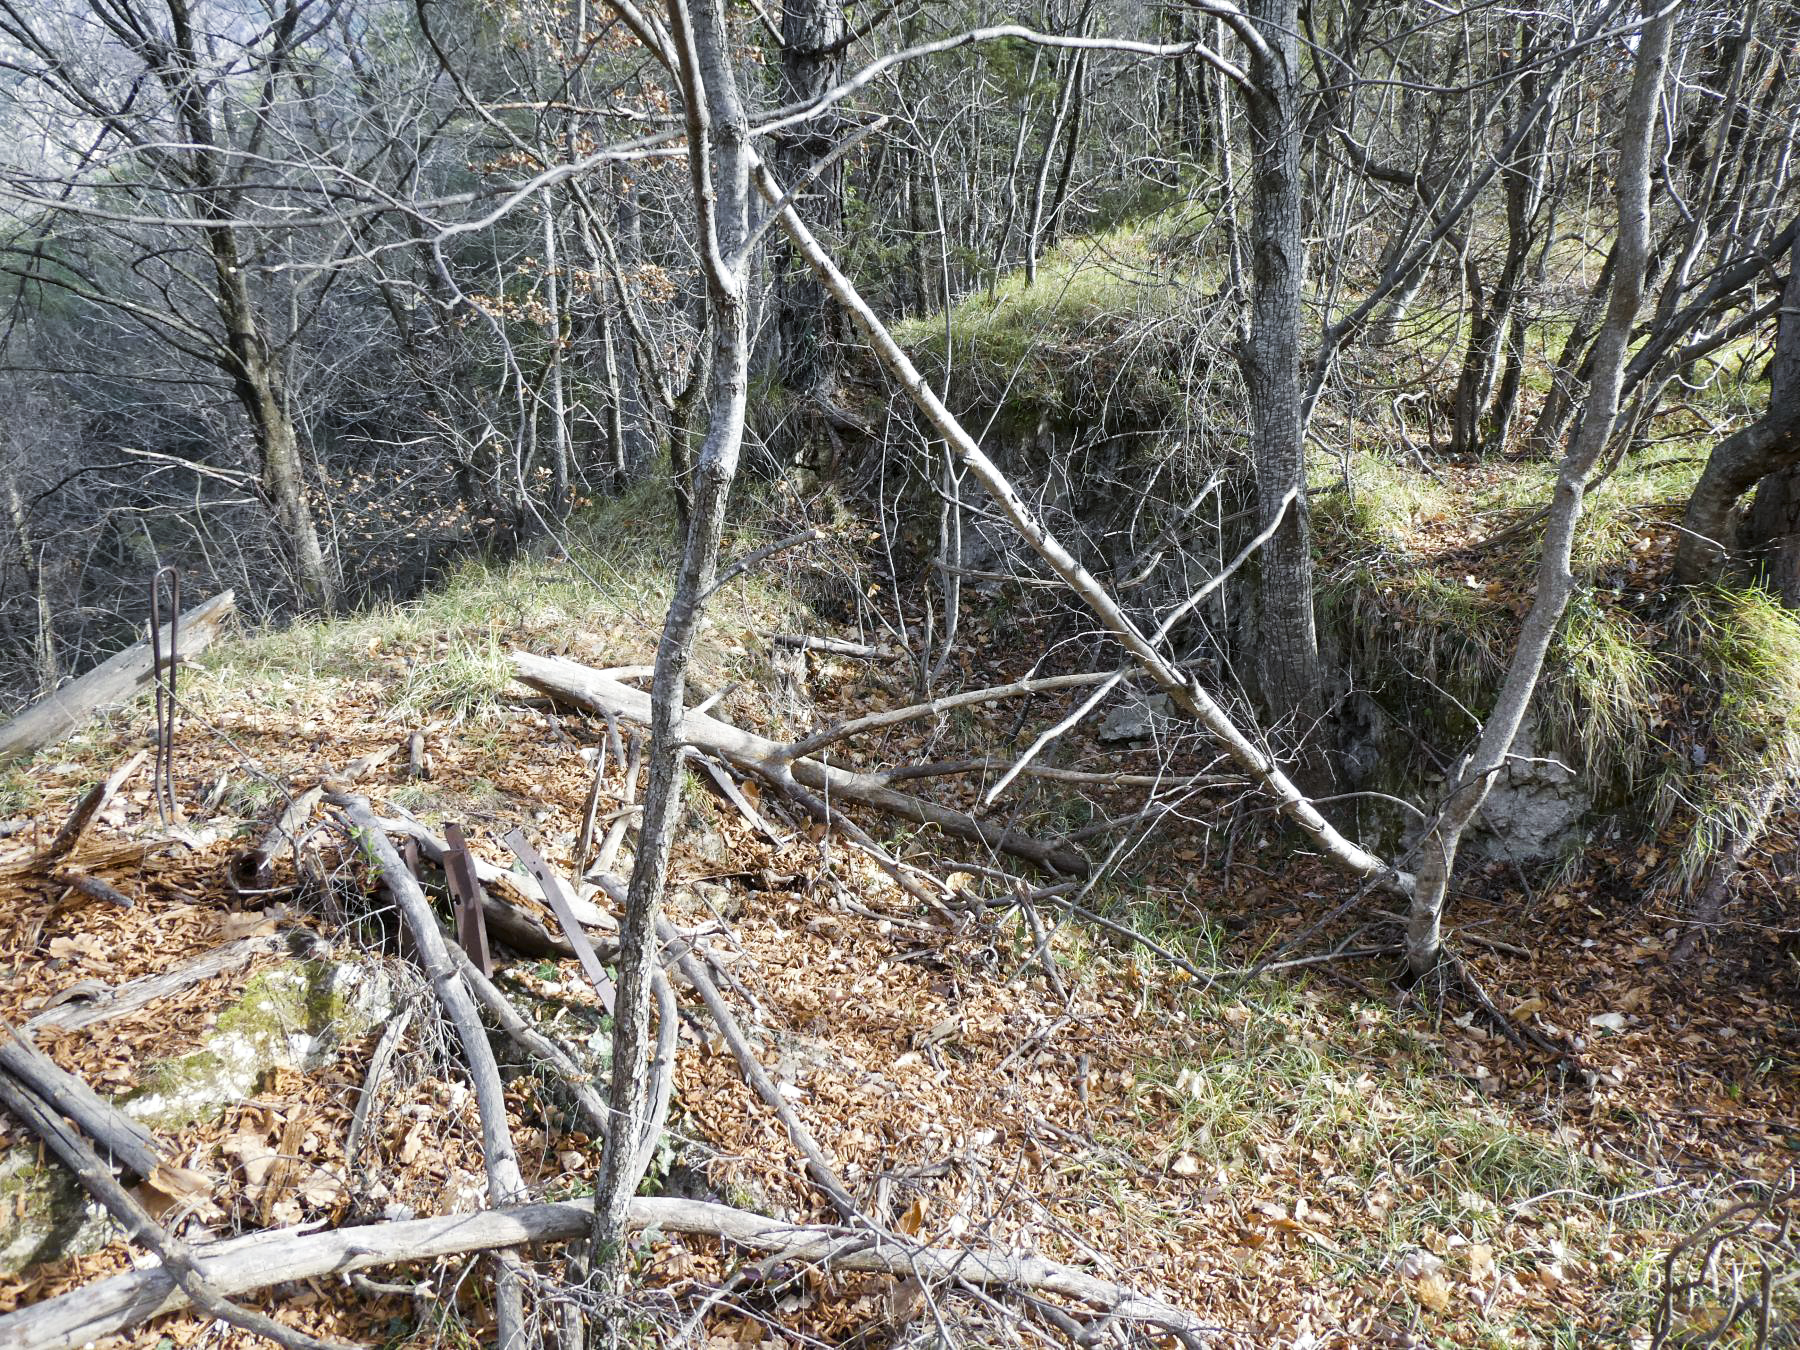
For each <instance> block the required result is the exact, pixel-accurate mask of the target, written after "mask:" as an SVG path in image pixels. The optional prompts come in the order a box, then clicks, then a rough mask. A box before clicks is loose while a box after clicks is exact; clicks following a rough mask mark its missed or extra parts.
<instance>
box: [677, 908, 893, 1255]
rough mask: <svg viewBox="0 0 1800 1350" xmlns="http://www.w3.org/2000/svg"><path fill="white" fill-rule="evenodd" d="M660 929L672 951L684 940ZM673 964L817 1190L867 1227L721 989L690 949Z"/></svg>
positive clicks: (847, 1218) (846, 1216) (849, 1219)
mask: <svg viewBox="0 0 1800 1350" xmlns="http://www.w3.org/2000/svg"><path fill="white" fill-rule="evenodd" d="M656 929H657V937H658V938H659V939H660V940H661V941H662V944H663V946H664V947H666V948H669V949H671V950H673V949H675V948H676V944H677V943H679V942H680V941H681V938H680V936H679V935H678V934H677V933H676V932H675V930H674V929H673V928H671V927H670V926H669V924H668V923H667V922H665V921H662V920H658V922H657V925H656ZM675 964H676V969H678V970H680V972H681V977H682V979H684V980H686V981H687V982H688V985H689V987H690V988H692V989H693V991H694V992H695V993H696V994H698V995H700V1001H701V1002H702V1003H704V1004H705V1005H706V1010H707V1011H708V1012H709V1013H711V1014H712V1019H713V1022H714V1023H715V1024H716V1025H717V1026H718V1028H719V1034H720V1035H722V1036H723V1037H724V1038H725V1044H726V1045H728V1046H730V1047H731V1053H732V1056H733V1057H734V1058H735V1059H736V1060H737V1062H738V1068H739V1069H740V1070H742V1071H743V1075H744V1080H745V1081H746V1082H748V1083H749V1084H750V1086H751V1087H753V1088H755V1089H756V1095H757V1096H759V1097H761V1098H762V1099H763V1102H764V1104H765V1105H767V1106H768V1108H769V1109H770V1110H771V1111H773V1112H774V1113H775V1114H776V1115H777V1116H778V1117H779V1118H780V1120H781V1123H782V1125H783V1126H784V1127H785V1128H786V1129H787V1133H788V1138H789V1139H791V1140H792V1141H793V1143H794V1147H795V1148H796V1149H798V1150H799V1151H800V1156H801V1157H803V1158H805V1159H806V1170H807V1171H808V1172H809V1173H810V1174H811V1175H812V1179H813V1181H814V1182H815V1183H817V1185H818V1187H819V1189H820V1190H822V1191H824V1192H825V1194H826V1195H827V1196H828V1197H830V1199H831V1204H832V1208H834V1209H836V1210H837V1212H838V1213H839V1214H841V1215H842V1216H843V1217H844V1220H845V1221H846V1222H848V1223H858V1224H862V1223H866V1222H867V1220H866V1219H864V1218H863V1217H862V1210H861V1208H860V1207H859V1206H858V1205H857V1203H856V1201H854V1200H852V1199H851V1198H850V1192H849V1190H848V1189H846V1187H845V1186H844V1183H843V1180H842V1179H841V1178H840V1177H839V1176H838V1174H837V1169H836V1168H834V1167H833V1166H832V1165H831V1160H830V1159H828V1158H827V1157H826V1156H825V1150H824V1149H822V1148H820V1147H819V1141H818V1140H817V1139H815V1138H813V1134H812V1131H811V1130H809V1129H807V1128H806V1124H805V1122H804V1121H802V1120H801V1119H800V1117H799V1116H798V1115H797V1114H796V1113H795V1111H794V1108H793V1106H792V1105H790V1104H789V1102H788V1100H787V1098H786V1097H783V1096H782V1095H781V1089H780V1088H779V1087H777V1086H776V1084H775V1080H774V1079H772V1078H770V1077H769V1074H768V1071H767V1070H766V1069H764V1068H763V1066H762V1061H760V1060H759V1059H757V1057H756V1052H755V1051H754V1050H752V1049H751V1048H750V1042H749V1041H748V1040H746V1039H745V1038H744V1032H743V1029H742V1028H741V1027H739V1026H738V1024H737V1019H736V1018H735V1017H733V1016H732V1015H731V1008H730V1007H729V1005H727V1004H726V1002H725V999H724V996H723V995H721V994H720V993H719V990H718V986H716V985H715V984H713V982H712V980H711V979H710V978H709V977H708V976H707V974H706V972H705V971H704V970H702V969H701V968H700V964H699V962H697V961H695V960H694V958H693V955H692V953H691V951H684V952H683V954H682V956H681V958H680V959H679V960H678V961H677V962H676V963H675Z"/></svg>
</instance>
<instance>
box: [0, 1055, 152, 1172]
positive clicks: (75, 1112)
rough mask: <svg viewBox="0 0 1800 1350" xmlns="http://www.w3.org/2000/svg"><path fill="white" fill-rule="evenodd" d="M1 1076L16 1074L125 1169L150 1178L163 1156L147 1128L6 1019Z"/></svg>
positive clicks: (47, 1103)
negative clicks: (64, 1066)
mask: <svg viewBox="0 0 1800 1350" xmlns="http://www.w3.org/2000/svg"><path fill="white" fill-rule="evenodd" d="M0 1075H11V1076H12V1077H13V1078H16V1079H17V1080H18V1081H19V1083H20V1084H22V1085H23V1086H24V1087H26V1088H28V1089H30V1091H31V1092H32V1093H34V1094H35V1095H36V1096H37V1097H38V1098H40V1099H41V1100H42V1101H43V1102H44V1103H45V1104H46V1105H48V1106H50V1107H51V1108H52V1109H54V1110H56V1111H59V1112H61V1113H62V1114H63V1115H65V1116H67V1117H68V1118H69V1119H70V1120H72V1121H74V1122H75V1123H76V1124H77V1125H79V1126H80V1127H81V1129H82V1132H83V1133H84V1134H86V1135H87V1136H88V1137H89V1138H90V1139H92V1140H94V1141H95V1142H96V1143H98V1144H99V1145H100V1146H101V1147H102V1148H104V1149H105V1150H106V1152H107V1153H108V1155H110V1160H111V1161H112V1162H115V1163H117V1164H118V1165H119V1166H121V1167H123V1168H124V1169H125V1170H126V1171H128V1172H131V1173H133V1174H134V1175H136V1176H139V1177H148V1176H150V1175H151V1174H152V1173H154V1172H155V1171H156V1169H157V1166H158V1164H160V1163H161V1162H162V1161H163V1159H162V1156H161V1155H160V1154H159V1153H158V1151H157V1147H156V1139H155V1137H154V1136H153V1135H152V1134H151V1133H150V1131H149V1130H147V1129H145V1128H144V1127H143V1126H142V1125H140V1124H138V1122H137V1121H135V1120H133V1119H132V1118H131V1117H130V1116H128V1115H126V1114H125V1113H124V1112H123V1111H121V1110H119V1108H118V1107H116V1106H114V1105H113V1104H112V1103H111V1102H109V1101H107V1100H106V1098H104V1097H102V1096H101V1095H100V1094H99V1093H98V1092H95V1091H94V1089H93V1088H91V1087H89V1086H88V1085H87V1083H86V1082H84V1081H83V1080H82V1079H80V1078H77V1077H76V1076H75V1075H74V1074H72V1073H70V1072H68V1071H67V1070H66V1069H64V1068H63V1067H62V1066H61V1065H60V1064H58V1063H57V1062H56V1061H55V1060H53V1059H51V1058H50V1056H48V1055H46V1054H45V1053H44V1052H43V1051H42V1050H40V1049H38V1048H37V1046H35V1045H34V1044H32V1042H31V1041H30V1040H29V1039H28V1038H27V1037H25V1036H23V1035H21V1034H20V1033H19V1032H17V1031H15V1030H14V1029H13V1028H12V1027H11V1026H10V1025H9V1024H7V1023H6V1022H4V1021H0Z"/></svg>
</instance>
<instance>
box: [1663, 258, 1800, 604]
mask: <svg viewBox="0 0 1800 1350" xmlns="http://www.w3.org/2000/svg"><path fill="white" fill-rule="evenodd" d="M1797 466H1800V230H1796V231H1795V232H1794V241H1793V243H1792V244H1791V245H1790V246H1789V250H1788V277H1787V283H1786V285H1785V286H1783V288H1782V292H1781V318H1780V321H1779V325H1778V327H1777V329H1776V337H1775V360H1774V362H1773V364H1772V368H1771V370H1770V372H1769V410H1768V412H1766V413H1765V414H1764V415H1763V416H1762V418H1761V419H1759V420H1758V421H1756V422H1753V423H1752V424H1751V425H1749V426H1747V427H1745V428H1743V429H1742V430H1741V431H1738V432H1736V433H1735V434H1733V435H1730V436H1727V437H1726V438H1725V439H1724V440H1722V441H1720V442H1719V444H1718V445H1717V446H1715V447H1714V448H1713V452H1712V454H1711V455H1710V456H1708V457H1707V461H1706V468H1705V469H1704V470H1702V471H1701V474H1700V481H1699V482H1698V483H1696V484H1695V485H1694V491H1693V493H1692V495H1691V496H1689V498H1688V504H1687V514H1686V517H1685V518H1684V519H1683V521H1682V533H1681V544H1680V546H1679V548H1678V549H1677V551H1676V554H1675V575H1676V578H1677V579H1678V580H1680V581H1682V582H1684V583H1686V584H1688V585H1696V584H1699V583H1701V582H1706V581H1716V580H1719V579H1720V578H1722V577H1725V576H1727V575H1729V574H1730V573H1731V572H1733V571H1736V570H1739V569H1740V568H1741V565H1742V564H1743V562H1744V561H1745V558H1746V555H1747V554H1755V555H1762V556H1763V557H1764V558H1766V560H1767V563H1768V566H1769V574H1770V580H1771V583H1772V587H1773V589H1775V590H1777V591H1778V592H1780V593H1781V595H1782V598H1783V600H1784V601H1785V602H1786V603H1787V604H1789V605H1792V606H1795V607H1796V608H1800V575H1797V573H1800V556H1797V555H1800V500H1797V498H1800V485H1797V484H1796V467H1797ZM1752 487H1755V488H1756V499H1755V502H1754V504H1753V506H1752V507H1751V511H1750V517H1749V521H1748V528H1747V529H1746V530H1744V531H1743V532H1742V533H1743V536H1744V537H1743V538H1742V539H1741V540H1740V537H1739V535H1740V531H1739V528H1738V525H1739V521H1738V510H1739V508H1738V503H1739V501H1740V500H1741V499H1742V497H1743V495H1744V494H1745V493H1746V492H1748V491H1749V490H1750V489H1751V488H1752Z"/></svg>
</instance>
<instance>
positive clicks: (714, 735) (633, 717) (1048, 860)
mask: <svg viewBox="0 0 1800 1350" xmlns="http://www.w3.org/2000/svg"><path fill="white" fill-rule="evenodd" d="M512 657H513V669H514V671H515V673H516V674H517V675H518V678H519V679H520V680H522V681H523V682H524V683H526V684H528V685H530V686H531V687H532V688H533V689H537V690H539V691H541V692H543V693H546V694H549V695H551V696H552V697H553V698H560V699H562V700H564V701H565V702H569V703H573V704H575V705H577V706H578V707H584V708H592V709H594V710H596V711H611V712H612V713H614V714H615V715H617V716H620V717H623V718H625V719H627V720H628V721H632V722H638V723H641V724H644V725H648V724H649V721H650V695H649V694H647V693H645V692H644V691H643V690H641V689H633V688H631V687H630V686H629V685H625V684H620V683H619V682H618V681H617V680H613V679H609V678H608V677H607V676H606V675H605V674H604V672H601V671H598V670H594V669H592V668H591V667H588V666H583V665H580V664H578V663H577V662H574V661H569V660H565V659H563V658H561V657H548V656H533V655H532V654H531V653H529V652H519V651H515V652H514V653H513V654H512ZM681 737H682V740H683V741H684V742H686V743H687V744H689V745H691V746H693V747H694V748H695V749H697V750H701V751H703V752H705V753H707V754H711V755H716V756H719V757H720V758H723V759H727V760H730V761H731V762H732V763H733V764H735V765H737V766H738V767H739V768H741V769H745V770H747V771H749V772H751V773H754V774H756V775H757V776H758V777H760V778H763V779H766V780H768V781H770V782H772V783H776V784H780V783H782V782H783V781H784V780H785V779H786V777H787V776H788V775H789V774H791V775H792V777H793V779H794V781H795V782H798V783H800V784H801V785H802V786H803V787H807V788H810V789H812V790H813V791H815V792H819V793H822V794H824V795H825V796H826V797H827V799H828V800H830V801H832V802H833V803H836V802H840V801H847V802H855V803H856V804H857V805H859V806H868V807H873V808H874V809H875V810H877V811H882V812H885V813H886V814H888V815H892V816H898V817H900V818H901V819H903V820H910V821H912V822H914V823H915V824H918V825H931V826H935V827H937V828H938V829H940V830H942V831H944V833H946V834H951V835H955V836H956V837H957V838H959V839H967V840H971V841H972V842H975V843H978V844H981V845H983V846H984V847H987V848H992V849H995V850H998V851H999V852H1001V853H1010V854H1012V855H1013V856H1014V857H1017V858H1024V859H1025V860H1026V861H1028V862H1033V863H1036V864H1037V865H1038V866H1040V867H1044V868H1047V869H1048V870H1050V871H1053V872H1060V873H1063V874H1064V875H1068V876H1086V875H1087V872H1088V868H1089V862H1088V860H1087V858H1086V857H1085V856H1083V855H1082V854H1081V853H1080V852H1079V851H1078V850H1076V849H1073V848H1070V847H1068V846H1067V845H1065V844H1062V843H1058V842H1054V841H1045V840H1042V839H1036V838H1033V837H1032V836H1031V835H1028V834H1025V833H1024V832H1023V831H1020V830H1011V829H1006V828H1004V827H1001V826H997V825H990V824H988V823H987V822H985V821H981V820H977V819H976V818H975V817H974V816H971V815H968V814H966V813H965V812H962V811H956V810H953V809H951V808H950V807H946V806H939V805H938V804H937V803H936V802H928V801H925V800H923V799H921V798H918V797H911V796H908V795H907V794H906V793H904V792H898V791H896V790H895V789H893V788H891V787H889V786H888V785H887V784H886V783H885V782H883V781H882V780H881V779H880V778H879V777H877V776H876V775H874V774H868V773H859V772H857V771H855V770H853V769H845V768H841V767H839V766H838V765H835V764H827V763H825V762H824V761H822V760H817V759H812V758H810V757H807V756H799V757H794V756H792V755H790V754H789V752H788V750H787V747H785V746H783V745H781V744H780V743H779V742H777V741H772V740H770V739H768V738H767V737H765V736H758V735H756V734H755V733H753V732H749V731H744V730H742V729H741V728H739V727H734V726H732V725H731V724H730V723H729V722H721V721H719V720H718V719H717V718H713V717H707V716H705V715H703V714H696V713H688V714H687V715H686V716H685V717H684V718H683V719H682V723H681Z"/></svg>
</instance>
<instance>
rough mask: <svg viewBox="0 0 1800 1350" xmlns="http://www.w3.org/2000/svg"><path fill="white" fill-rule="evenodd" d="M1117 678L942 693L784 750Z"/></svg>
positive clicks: (1046, 679)
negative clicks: (940, 695) (978, 706)
mask: <svg viewBox="0 0 1800 1350" xmlns="http://www.w3.org/2000/svg"><path fill="white" fill-rule="evenodd" d="M1116 678H1117V677H1116V676H1113V675H1108V674H1093V673H1088V674H1081V675H1046V676H1043V677H1041V678H1037V679H1027V680H1016V681H1014V682H1013V683H1012V684H1002V685H996V686H994V687H993V688H990V689H970V690H967V691H965V692H963V693H960V694H945V695H944V696H943V697H941V698H934V699H931V700H929V701H927V702H925V703H914V704H911V705H909V706H908V707H904V708H889V709H887V710H886V711H885V712H878V713H870V714H869V715H868V716H867V717H857V718H852V719H851V720H850V721H848V722H839V723H838V724H837V725H835V726H829V727H826V728H825V729H824V730H823V731H815V732H814V733H813V734H812V735H810V736H807V737H805V738H804V739H802V740H798V741H795V742H794V743H793V744H792V745H790V746H788V747H787V753H788V755H789V756H790V757H792V758H796V759H797V758H799V757H801V756H803V755H811V754H816V753H817V752H818V751H820V750H823V749H824V748H825V747H826V746H828V745H830V744H832V743H833V742H835V741H841V740H844V739H846V738H848V737H850V736H858V735H861V734H862V733H863V732H865V731H878V730H880V729H881V728H883V727H893V726H899V725H900V724H901V723H903V722H914V721H917V720H918V719H919V718H921V717H934V716H936V715H937V714H939V713H945V712H949V711H950V710H951V709H952V708H966V707H968V706H969V705H970V704H975V703H998V702H999V701H1000V700H1001V699H1008V698H1017V697H1019V695H1021V694H1044V693H1049V692H1051V691H1053V690H1057V689H1076V688H1083V687H1086V686H1088V685H1094V684H1103V683H1105V682H1107V681H1109V680H1113V679H1116Z"/></svg>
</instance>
